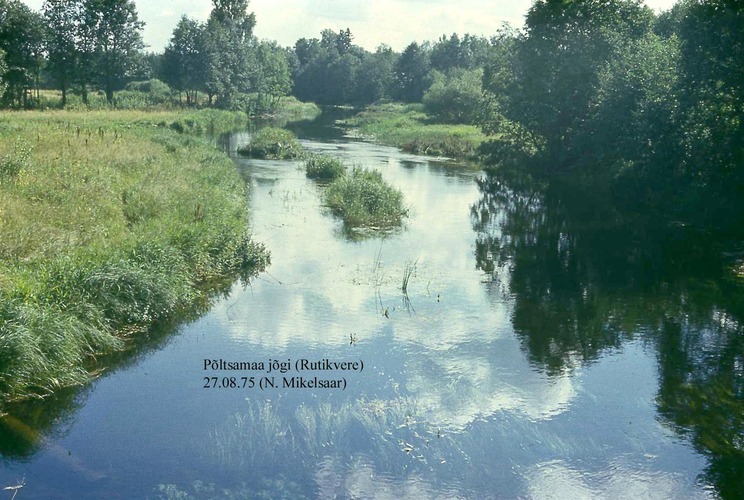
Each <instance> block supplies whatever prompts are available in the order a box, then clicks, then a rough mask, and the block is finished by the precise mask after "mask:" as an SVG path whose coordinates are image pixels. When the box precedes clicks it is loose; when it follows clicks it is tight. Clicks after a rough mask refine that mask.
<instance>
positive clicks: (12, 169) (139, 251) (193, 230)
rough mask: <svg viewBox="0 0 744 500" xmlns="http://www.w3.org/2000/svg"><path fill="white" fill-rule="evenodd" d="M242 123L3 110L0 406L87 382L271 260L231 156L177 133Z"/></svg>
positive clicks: (187, 116) (227, 116)
mask: <svg viewBox="0 0 744 500" xmlns="http://www.w3.org/2000/svg"><path fill="white" fill-rule="evenodd" d="M241 121H242V123H243V124H244V123H245V115H241V114H235V113H227V112H215V111H210V112H209V113H207V114H204V113H202V112H187V113H176V112H156V113H147V112H142V111H138V112H134V111H132V112H122V111H114V112H112V111H108V112H104V111H101V112H88V113H75V112H49V113H7V114H5V115H3V116H2V118H0V234H2V238H0V405H1V404H2V401H9V400H15V399H20V398H25V397H29V396H40V395H45V394H49V393H51V392H52V391H54V390H56V389H58V388H60V387H63V386H69V385H74V384H80V383H84V382H86V381H87V380H89V379H90V374H89V373H88V372H87V371H86V365H88V363H89V361H90V360H92V359H93V358H94V357H95V356H98V355H101V354H107V353H111V352H114V351H116V350H119V349H122V348H124V347H125V346H126V345H127V340H128V338H130V337H131V336H133V335H135V334H136V333H137V332H140V331H143V330H146V329H147V328H148V326H150V325H152V324H153V323H155V322H157V321H158V320H161V319H164V318H166V317H168V316H170V315H172V314H173V313H174V312H176V311H178V310H179V309H180V308H182V307H185V306H186V305H188V304H190V303H192V302H193V301H195V300H196V299H198V298H199V297H200V295H201V294H203V292H204V289H205V287H206V286H207V284H209V283H214V282H217V281H219V280H222V281H224V280H225V279H234V278H235V277H236V276H241V277H242V278H244V279H247V278H248V277H249V276H250V275H251V273H253V272H254V271H255V270H256V269H259V268H261V267H263V266H265V265H267V264H268V255H267V253H266V251H265V250H264V249H263V247H262V246H261V245H260V244H256V243H255V242H253V241H251V239H250V237H249V236H248V234H247V232H246V231H247V203H246V192H245V185H244V183H243V181H242V180H241V178H240V176H239V174H238V173H237V172H236V170H235V168H234V165H233V163H232V162H231V161H230V159H229V158H228V157H227V156H226V155H224V154H222V153H221V152H219V151H217V150H216V149H215V148H214V147H213V146H212V145H210V144H209V143H208V142H207V141H205V140H202V139H199V138H198V137H196V136H193V135H187V134H180V133H178V132H176V130H179V129H182V130H184V131H187V130H199V129H202V128H204V129H207V128H208V129H211V130H214V131H218V130H220V129H225V128H226V129H229V128H233V127H234V126H235V125H236V124H237V123H238V122H241ZM174 124H181V126H178V125H174ZM197 124H201V125H198V126H197ZM174 129H175V130H174ZM0 413H1V407H0Z"/></svg>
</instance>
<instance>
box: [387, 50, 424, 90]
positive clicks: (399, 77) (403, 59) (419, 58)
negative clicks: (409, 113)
mask: <svg viewBox="0 0 744 500" xmlns="http://www.w3.org/2000/svg"><path fill="white" fill-rule="evenodd" d="M430 70H431V60H430V56H429V51H428V47H427V46H421V45H419V44H418V43H416V42H413V43H411V44H410V45H409V46H408V47H406V48H405V50H404V51H403V53H402V54H401V55H400V58H399V59H398V61H397V62H396V63H395V69H394V71H393V90H392V97H393V98H395V99H397V100H399V101H403V102H421V99H422V98H423V96H424V91H425V90H426V89H427V88H428V87H429V85H431V79H430V76H429V71H430Z"/></svg>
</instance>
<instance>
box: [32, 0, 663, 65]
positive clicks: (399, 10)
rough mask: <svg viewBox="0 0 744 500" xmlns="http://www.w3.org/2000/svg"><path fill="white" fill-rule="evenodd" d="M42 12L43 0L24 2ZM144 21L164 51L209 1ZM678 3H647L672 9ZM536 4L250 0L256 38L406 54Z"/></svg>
mask: <svg viewBox="0 0 744 500" xmlns="http://www.w3.org/2000/svg"><path fill="white" fill-rule="evenodd" d="M23 1H24V3H25V4H27V5H28V6H29V7H31V8H33V9H40V8H41V6H42V4H43V0H23ZM135 3H136V5H137V12H138V13H139V17H140V19H141V20H142V21H145V23H146V26H145V31H144V33H143V38H144V40H145V43H146V44H147V45H148V46H149V50H152V51H156V52H160V51H162V50H163V48H164V47H165V45H166V44H167V43H168V39H169V38H170V36H171V33H172V31H173V28H174V27H175V25H176V23H177V22H178V20H179V18H180V17H181V15H182V14H186V15H187V16H189V17H191V18H195V19H198V20H202V21H203V20H206V18H207V16H208V15H209V11H210V10H211V7H212V3H211V1H210V0H135ZM674 3H676V0H646V4H647V5H649V6H650V7H652V8H654V9H656V10H659V9H668V8H669V7H671V6H672V5H674ZM530 5H532V0H252V1H251V2H250V5H249V10H251V11H253V12H255V13H256V19H257V26H256V35H257V36H258V37H259V38H267V39H271V40H276V41H278V42H279V43H280V44H281V45H284V46H291V45H294V42H295V41H296V40H297V39H298V38H302V37H305V38H313V37H318V36H319V34H320V32H321V30H323V29H326V28H330V29H332V30H334V31H338V30H341V29H345V28H350V29H351V32H352V34H353V35H354V43H356V44H358V45H361V46H362V47H364V48H366V49H369V50H374V49H375V48H376V47H377V46H378V45H380V44H381V43H386V44H387V45H390V46H391V47H392V48H393V49H395V50H402V49H403V48H405V46H406V45H408V44H409V43H410V42H412V41H419V42H421V41H425V40H436V39H437V38H439V37H440V36H441V35H444V34H447V35H450V34H452V33H459V34H465V33H471V34H474V35H486V36H490V35H493V34H495V33H496V31H497V30H498V29H499V27H500V26H501V25H502V24H503V23H504V22H508V23H510V24H512V25H513V26H521V25H522V20H523V17H524V15H525V13H526V12H527V9H529V7H530Z"/></svg>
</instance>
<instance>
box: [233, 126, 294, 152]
mask: <svg viewBox="0 0 744 500" xmlns="http://www.w3.org/2000/svg"><path fill="white" fill-rule="evenodd" d="M238 154H240V155H242V156H250V157H252V158H264V159H271V160H282V159H293V158H300V157H302V155H303V154H304V151H303V149H302V146H301V145H300V143H299V141H298V140H297V137H295V135H294V134H293V133H292V132H290V131H289V130H285V129H281V128H274V127H266V128H262V129H261V130H259V131H258V132H256V133H255V135H254V136H253V137H252V138H251V141H250V142H249V143H248V144H247V145H245V146H243V147H241V148H238Z"/></svg>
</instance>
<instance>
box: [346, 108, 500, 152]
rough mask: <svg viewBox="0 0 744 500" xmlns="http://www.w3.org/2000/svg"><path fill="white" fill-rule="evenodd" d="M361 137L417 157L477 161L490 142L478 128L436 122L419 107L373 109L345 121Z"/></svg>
mask: <svg viewBox="0 0 744 500" xmlns="http://www.w3.org/2000/svg"><path fill="white" fill-rule="evenodd" d="M344 124H345V125H348V126H350V127H354V128H356V129H357V130H358V134H359V135H360V136H362V137H366V138H371V139H373V140H375V141H378V142H380V143H382V144H387V145H389V146H396V147H399V148H401V149H402V150H404V151H408V152H409V153H415V154H426V155H432V156H445V157H448V158H458V159H476V158H477V157H478V147H479V146H480V145H481V144H482V143H483V142H484V141H485V140H486V139H487V137H486V135H484V134H483V132H481V130H480V128H479V127H477V126H475V125H452V124H443V123H434V122H433V121H432V120H431V119H430V118H429V117H428V116H427V115H426V113H424V112H423V111H422V105H420V104H399V103H389V104H380V105H375V106H370V107H369V108H367V109H365V110H364V111H362V112H361V113H358V114H357V115H355V116H353V117H352V118H349V119H348V120H345V121H344Z"/></svg>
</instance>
